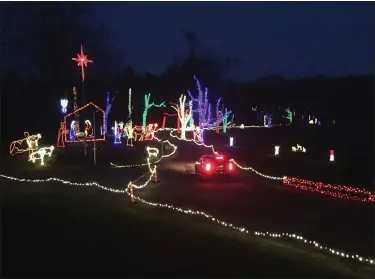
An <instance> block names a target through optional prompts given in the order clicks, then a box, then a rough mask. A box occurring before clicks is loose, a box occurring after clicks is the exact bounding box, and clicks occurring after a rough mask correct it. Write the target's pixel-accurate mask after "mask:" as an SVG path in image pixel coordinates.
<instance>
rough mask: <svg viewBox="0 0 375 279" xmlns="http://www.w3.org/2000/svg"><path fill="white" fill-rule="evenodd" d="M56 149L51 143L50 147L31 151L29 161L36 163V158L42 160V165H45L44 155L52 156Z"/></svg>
mask: <svg viewBox="0 0 375 279" xmlns="http://www.w3.org/2000/svg"><path fill="white" fill-rule="evenodd" d="M54 149H55V147H54V146H53V145H51V146H50V147H42V148H40V149H39V150H37V151H34V152H31V153H30V155H29V161H32V162H33V163H35V161H36V160H40V165H41V166H44V157H45V156H48V157H51V156H52V152H53V150H54Z"/></svg>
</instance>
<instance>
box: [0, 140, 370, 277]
mask: <svg viewBox="0 0 375 279" xmlns="http://www.w3.org/2000/svg"><path fill="white" fill-rule="evenodd" d="M77 148H78V149H74V148H72V149H70V150H68V149H67V150H65V152H62V153H61V154H57V157H55V158H54V159H53V160H52V162H51V163H50V164H48V163H47V164H46V166H45V167H37V166H35V165H33V164H32V163H29V162H27V160H26V159H25V158H22V155H19V156H17V157H12V158H9V156H8V157H7V159H6V160H3V158H5V155H2V160H1V162H0V173H3V174H8V175H14V176H17V177H28V178H38V177H44V178H45V177H50V176H59V177H63V178H65V179H68V180H72V181H98V182H100V183H101V184H104V185H106V186H110V187H114V188H124V187H125V185H126V183H127V182H128V181H129V180H133V179H135V178H136V177H138V176H139V175H140V174H141V173H143V172H144V171H145V170H144V169H111V168H109V167H108V166H107V164H106V163H108V162H109V161H111V160H112V158H111V157H112V156H114V157H115V163H129V164H130V163H142V162H143V159H142V158H144V157H143V155H145V154H144V148H143V147H140V148H135V149H134V150H132V151H129V152H130V153H131V155H129V156H120V155H119V154H120V152H123V151H122V150H115V153H116V154H117V155H116V154H115V155H113V154H112V153H110V152H109V151H108V150H109V147H105V146H101V147H100V151H99V152H100V153H99V154H98V156H99V157H98V158H100V160H101V163H100V164H99V165H98V166H97V167H93V166H92V164H91V163H92V161H91V159H92V155H91V154H90V155H89V156H88V157H84V156H82V153H79V151H77V150H81V149H79V148H81V147H77ZM81 151H82V150H81ZM129 152H127V153H126V154H130V153H129ZM78 154H81V155H78ZM142 154H143V155H142ZM116 156H117V158H116ZM124 157H125V158H126V159H124ZM0 187H1V191H2V195H1V206H2V219H3V220H2V225H3V226H2V236H3V246H2V250H3V254H2V256H3V257H2V260H3V262H2V273H3V274H2V275H3V276H4V277H16V276H17V277H29V276H33V277H34V276H35V277H39V276H40V277H42V276H59V277H60V276H64V277H65V276H66V277H68V276H69V277H80V276H90V277H91V276H92V277H94V276H95V277H100V276H110V277H122V276H137V277H138V276H179V277H181V276H183V277H185V276H194V277H195V276H218V277H229V276H233V277H253V276H254V277H258V276H259V277H286V276H288V277H289V276H291V277H317V276H319V277H353V278H355V277H357V278H358V277H362V278H367V277H368V278H370V277H369V276H368V275H369V274H371V272H373V271H374V270H373V269H370V267H368V266H363V265H360V264H358V263H355V262H354V263H353V262H347V261H342V260H340V259H339V258H336V257H331V256H327V255H326V254H321V253H318V252H317V251H311V249H308V250H306V249H305V248H303V247H298V246H296V245H294V244H288V243H286V242H278V241H276V240H270V239H267V238H259V237H255V236H246V235H243V234H241V233H237V232H233V231H232V230H230V229H225V228H223V227H221V226H219V225H215V224H212V223H210V222H207V221H206V220H204V219H201V218H194V217H189V216H185V215H181V214H179V213H176V212H171V211H168V210H165V209H155V208H152V207H147V206H144V205H141V204H132V203H131V202H130V201H129V198H128V196H126V195H117V194H111V193H108V192H104V191H101V190H98V189H93V188H78V187H71V186H67V185H63V184H57V183H44V184H35V183H28V184H27V183H19V182H11V181H8V180H0Z"/></svg>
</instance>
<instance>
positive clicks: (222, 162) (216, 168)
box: [195, 155, 235, 176]
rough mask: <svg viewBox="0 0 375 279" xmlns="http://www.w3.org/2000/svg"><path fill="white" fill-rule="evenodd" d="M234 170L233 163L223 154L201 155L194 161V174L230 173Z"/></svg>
mask: <svg viewBox="0 0 375 279" xmlns="http://www.w3.org/2000/svg"><path fill="white" fill-rule="evenodd" d="M234 172H235V165H234V163H233V162H231V161H230V159H229V158H226V157H225V156H224V155H202V156H201V157H200V159H199V161H198V162H196V163H195V174H197V175H200V176H214V175H220V174H226V175H230V174H233V173H234Z"/></svg>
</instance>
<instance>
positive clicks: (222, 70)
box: [0, 2, 374, 139]
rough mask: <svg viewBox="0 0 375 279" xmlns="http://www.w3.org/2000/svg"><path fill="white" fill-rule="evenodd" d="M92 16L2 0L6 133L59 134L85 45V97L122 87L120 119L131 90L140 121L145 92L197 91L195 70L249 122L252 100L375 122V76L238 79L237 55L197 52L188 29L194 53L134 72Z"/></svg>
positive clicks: (67, 7) (173, 95) (117, 107)
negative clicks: (161, 68)
mask: <svg viewBox="0 0 375 279" xmlns="http://www.w3.org/2000/svg"><path fill="white" fill-rule="evenodd" d="M90 15H91V10H90V5H89V4H88V3H87V2H49V3H44V2H43V3H20V2H14V3H13V2H2V3H0V72H1V79H0V98H1V99H2V102H0V103H2V110H1V115H0V117H2V123H3V137H5V138H8V139H13V138H15V137H17V135H19V134H21V135H22V133H23V131H24V130H30V131H31V132H34V131H35V132H42V133H45V134H54V133H56V131H57V130H58V127H59V121H61V118H62V116H61V113H60V98H62V97H68V99H69V101H70V109H72V106H73V105H72V102H73V99H72V88H73V86H75V87H76V88H77V91H78V94H81V91H82V87H81V81H80V69H79V67H77V65H76V64H75V63H73V61H72V60H71V58H72V57H74V56H75V54H76V53H78V52H79V48H80V44H81V43H82V44H83V45H84V48H85V52H86V53H87V54H88V55H89V58H92V59H93V60H94V63H92V64H90V65H89V67H88V68H87V70H86V80H85V84H84V90H85V95H86V99H88V100H91V101H93V102H95V103H96V104H98V105H99V106H101V107H103V108H104V106H105V99H106V92H108V91H110V92H112V93H115V92H118V93H117V96H116V100H115V103H114V106H113V109H112V111H111V114H112V115H114V116H115V117H116V118H119V119H121V117H123V118H125V117H126V115H127V101H128V100H127V96H128V90H129V88H132V92H133V95H132V98H133V105H134V107H135V111H134V113H135V114H134V117H135V120H136V121H137V118H136V117H137V115H139V121H140V119H141V115H140V112H141V111H142V109H143V97H144V94H146V93H151V94H152V97H151V98H152V100H154V101H155V102H161V101H167V102H176V101H177V100H178V97H179V95H180V94H182V93H186V90H192V91H195V82H194V79H193V76H194V75H196V76H197V77H198V78H199V80H200V81H201V83H202V85H205V86H207V87H208V88H209V97H210V101H211V102H212V103H213V104H214V102H215V101H216V99H217V98H219V97H223V103H224V104H225V106H226V107H228V108H230V109H232V110H234V112H235V120H236V121H238V122H244V123H246V122H247V121H246V120H247V115H248V114H249V113H250V112H251V106H255V105H258V106H260V107H263V108H264V109H265V110H269V111H272V110H273V109H274V108H275V107H277V106H281V107H285V106H291V107H292V108H295V109H296V110H307V111H310V112H311V113H313V114H315V115H319V116H320V117H323V118H324V117H327V118H331V117H334V118H336V119H337V122H338V123H340V122H341V123H342V122H345V123H346V124H347V125H354V124H355V125H372V120H373V116H372V112H373V92H374V79H373V77H372V76H349V77H340V78H330V77H325V76H315V77H310V78H305V79H298V80H289V79H285V78H283V77H279V76H267V77H264V78H261V79H258V80H255V81H249V82H246V83H243V84H238V83H235V82H233V81H231V80H228V79H227V78H226V76H227V73H228V71H230V69H231V67H233V66H234V65H235V64H236V63H237V62H238V59H236V58H233V57H228V56H224V55H222V56H220V55H216V54H215V55H209V54H202V53H199V51H197V45H198V43H197V40H198V39H197V38H196V37H195V35H194V34H193V33H192V32H191V31H186V30H185V31H184V32H183V33H182V35H183V36H184V38H185V40H186V44H187V46H188V48H189V52H188V53H186V54H183V55H181V57H179V58H178V59H177V58H176V61H175V63H174V64H173V65H170V66H169V67H168V68H167V69H166V70H165V72H164V73H163V74H161V75H160V76H155V75H152V74H150V73H136V72H135V71H134V70H133V68H132V67H131V66H127V67H125V68H123V67H122V66H121V65H124V64H126V63H124V62H123V61H124V59H123V58H122V57H121V53H120V52H119V51H118V50H116V48H115V47H114V46H113V45H112V44H111V38H112V37H111V36H112V34H111V32H110V30H108V29H107V28H105V26H103V25H101V24H96V25H95V26H94V25H93V24H91V23H90V20H89V18H90ZM150 63H151V62H150ZM80 105H82V104H80ZM369 114H370V115H371V117H369V116H366V115H369ZM369 127H372V126H369Z"/></svg>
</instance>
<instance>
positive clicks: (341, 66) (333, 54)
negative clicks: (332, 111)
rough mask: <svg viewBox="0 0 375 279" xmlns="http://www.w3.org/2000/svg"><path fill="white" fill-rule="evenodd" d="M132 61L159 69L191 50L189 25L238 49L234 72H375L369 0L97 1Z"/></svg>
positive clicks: (215, 45)
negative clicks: (186, 36)
mask: <svg viewBox="0 0 375 279" xmlns="http://www.w3.org/2000/svg"><path fill="white" fill-rule="evenodd" d="M92 5H93V6H94V10H95V15H96V17H97V18H98V19H99V20H100V21H101V22H103V23H104V24H105V25H106V26H107V27H108V28H109V29H111V31H112V32H113V42H114V44H115V46H116V48H117V49H119V50H123V53H124V59H125V62H126V64H130V65H132V66H133V67H134V68H135V69H136V70H137V71H141V72H147V71H148V72H150V73H154V74H160V73H161V72H163V71H165V69H166V67H167V66H168V65H169V64H171V63H172V62H173V54H177V53H179V54H181V55H183V54H186V53H187V51H188V48H187V46H186V43H185V41H184V38H183V36H182V30H183V29H184V28H187V29H191V30H192V31H194V32H195V33H196V35H197V37H198V39H199V42H200V44H201V45H203V46H205V48H206V49H212V50H214V51H215V52H219V53H222V56H223V57H224V56H225V55H229V56H234V57H237V58H239V59H240V61H241V62H240V64H239V65H238V66H236V67H235V69H233V71H232V73H231V77H233V78H235V79H236V80H251V79H256V78H259V77H261V76H264V75H269V74H277V75H282V76H285V77H288V78H297V77H305V76H313V75H316V74H326V75H329V76H338V75H347V74H373V72H374V61H375V56H374V51H375V36H374V34H375V30H374V29H375V28H374V26H375V21H374V11H375V4H374V3H371V2H362V3H358V2H357V3H356V2H351V3H348V2H314V3H313V2H311V3H304V2H300V3H295V2H285V3H281V2H268V3H267V2H263V3H255V2H106V3H104V2H92Z"/></svg>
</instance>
